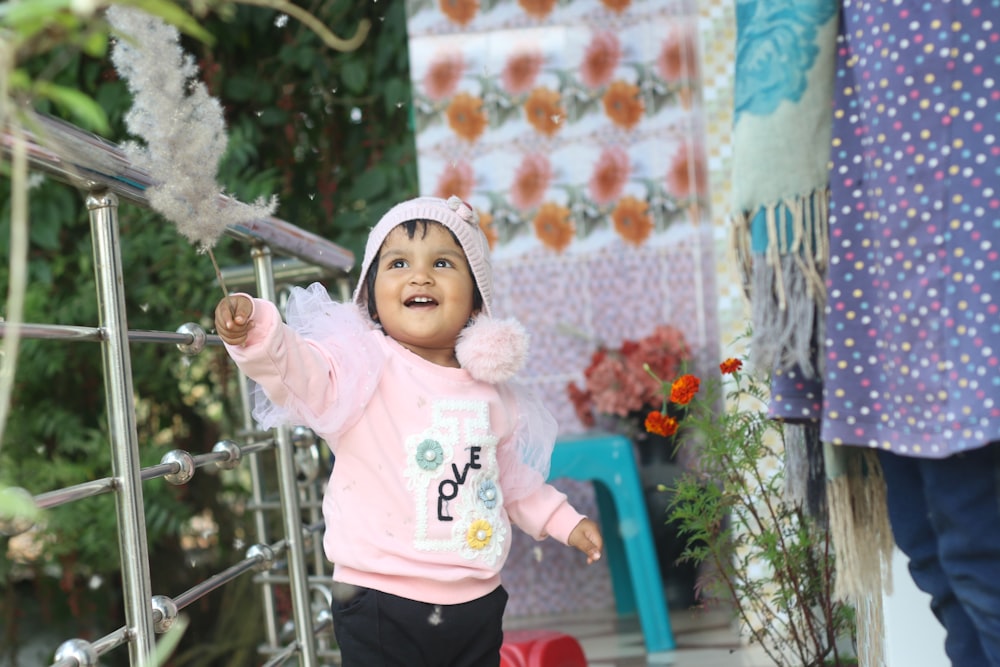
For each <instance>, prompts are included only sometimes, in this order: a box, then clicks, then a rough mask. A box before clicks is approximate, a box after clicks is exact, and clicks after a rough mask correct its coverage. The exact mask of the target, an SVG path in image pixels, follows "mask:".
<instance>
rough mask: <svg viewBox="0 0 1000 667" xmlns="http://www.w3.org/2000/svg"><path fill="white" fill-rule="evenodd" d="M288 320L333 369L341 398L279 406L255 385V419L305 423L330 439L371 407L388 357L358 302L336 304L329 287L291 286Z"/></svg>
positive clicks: (269, 424)
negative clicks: (370, 403) (366, 408)
mask: <svg viewBox="0 0 1000 667" xmlns="http://www.w3.org/2000/svg"><path fill="white" fill-rule="evenodd" d="M285 321H286V322H287V324H288V327H289V328H290V329H291V330H292V331H293V332H294V333H295V336H297V337H298V338H299V341H298V342H300V343H305V344H307V345H310V344H311V345H313V346H314V347H315V348H316V349H317V350H318V351H320V352H321V355H320V357H319V358H322V359H324V360H325V361H326V362H327V363H328V364H329V366H330V368H331V374H332V375H333V377H334V381H335V382H336V385H337V386H336V400H333V401H328V402H327V403H325V404H324V405H322V406H319V407H314V406H313V407H311V406H308V405H306V404H305V403H304V402H302V401H289V402H287V403H286V404H284V405H277V404H275V403H274V402H272V401H271V399H270V398H268V396H267V394H266V393H265V390H264V388H263V387H262V386H261V385H259V384H257V383H254V384H253V389H252V391H251V408H252V414H253V418H254V420H255V421H256V422H257V423H258V424H259V425H260V426H261V427H262V428H265V429H268V428H273V427H275V426H281V425H290V426H291V425H305V426H308V427H310V428H312V429H313V430H314V431H316V432H317V433H319V434H322V435H323V436H325V437H330V436H333V435H336V434H339V433H340V432H342V431H343V430H344V429H346V428H347V427H349V426H351V425H352V424H353V423H354V422H355V421H356V420H357V418H358V416H359V415H360V414H361V412H362V410H363V409H364V406H365V405H367V403H368V401H369V400H370V399H371V397H372V395H373V394H374V393H375V389H376V387H377V386H378V382H379V379H380V378H381V375H382V368H383V366H384V364H385V353H384V351H383V349H382V347H381V346H380V345H379V344H378V338H377V336H378V335H379V334H377V333H376V332H374V331H373V330H372V328H371V325H370V324H369V322H368V320H367V319H366V318H365V317H364V316H363V315H362V314H361V313H360V311H359V310H358V307H357V306H356V305H355V304H354V303H340V302H337V301H333V300H332V299H331V298H330V295H329V294H328V293H327V291H326V288H325V287H323V286H322V285H321V284H319V283H313V284H312V285H310V286H309V287H308V288H306V289H303V288H301V287H294V288H292V291H291V294H290V295H289V298H288V304H287V305H286V307H285Z"/></svg>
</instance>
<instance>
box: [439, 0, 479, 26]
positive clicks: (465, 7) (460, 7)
mask: <svg viewBox="0 0 1000 667" xmlns="http://www.w3.org/2000/svg"><path fill="white" fill-rule="evenodd" d="M438 6H439V7H440V8H441V13H442V14H444V15H445V16H446V17H447V18H448V20H449V21H451V22H452V23H457V24H458V25H468V24H469V23H471V22H472V19H474V18H476V13H477V12H478V11H479V0H438Z"/></svg>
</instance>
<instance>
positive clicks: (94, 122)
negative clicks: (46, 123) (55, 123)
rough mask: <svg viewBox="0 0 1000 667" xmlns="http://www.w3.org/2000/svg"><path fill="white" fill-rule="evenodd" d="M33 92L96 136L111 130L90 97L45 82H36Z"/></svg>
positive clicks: (98, 106) (77, 91)
mask: <svg viewBox="0 0 1000 667" xmlns="http://www.w3.org/2000/svg"><path fill="white" fill-rule="evenodd" d="M35 92H36V93H37V94H38V95H39V96H41V97H45V98H47V99H50V100H52V101H53V102H55V103H56V104H57V105H58V106H59V107H61V108H62V109H63V110H64V111H66V112H68V113H70V114H71V115H72V116H74V117H75V118H76V119H77V121H78V122H79V123H80V124H81V125H83V126H84V127H86V128H87V129H90V130H93V131H94V132H97V133H98V134H107V133H108V132H110V130H111V128H110V126H109V124H108V116H107V114H106V113H104V109H103V108H102V107H101V105H99V104H98V103H97V102H95V101H94V99H93V98H92V97H90V96H89V95H87V94H85V93H81V92H80V91H79V90H75V89H73V88H68V87H66V86H60V85H58V84H55V83H49V82H47V81H36V82H35Z"/></svg>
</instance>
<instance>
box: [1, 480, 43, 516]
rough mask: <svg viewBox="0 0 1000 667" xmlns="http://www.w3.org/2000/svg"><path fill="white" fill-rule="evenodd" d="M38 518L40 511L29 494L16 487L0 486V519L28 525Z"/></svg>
mask: <svg viewBox="0 0 1000 667" xmlns="http://www.w3.org/2000/svg"><path fill="white" fill-rule="evenodd" d="M40 516H41V511H40V510H39V509H38V508H37V507H36V506H35V502H34V500H33V499H32V497H31V494H29V493H28V492H27V491H25V490H24V489H21V488H18V487H3V486H0V518H3V519H7V520H10V519H14V520H15V522H16V523H20V522H22V521H23V522H26V523H30V522H34V521H36V520H38V518H39V517H40Z"/></svg>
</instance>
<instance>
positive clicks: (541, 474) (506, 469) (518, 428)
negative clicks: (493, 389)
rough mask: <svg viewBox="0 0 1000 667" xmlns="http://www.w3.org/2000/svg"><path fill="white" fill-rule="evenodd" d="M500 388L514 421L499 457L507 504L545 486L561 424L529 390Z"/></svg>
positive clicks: (501, 386)
mask: <svg viewBox="0 0 1000 667" xmlns="http://www.w3.org/2000/svg"><path fill="white" fill-rule="evenodd" d="M498 387H499V388H500V392H501V395H502V396H503V399H504V401H505V403H507V404H508V405H509V407H510V409H511V412H512V414H511V417H512V418H513V420H514V430H513V434H512V435H511V437H510V440H509V441H508V442H507V443H505V444H504V445H503V446H501V448H500V451H499V452H498V455H497V461H498V463H499V466H500V487H501V489H502V490H503V495H504V502H505V503H507V502H515V501H517V500H520V499H522V498H526V497H527V496H530V495H531V494H532V493H534V492H535V491H537V490H538V489H539V488H540V487H541V486H542V485H543V484H544V483H545V480H546V479H547V478H548V476H549V468H550V466H551V464H552V448H553V447H554V446H555V442H556V436H557V435H558V432H559V424H558V423H557V422H556V419H555V417H553V416H552V413H550V412H549V411H548V409H547V408H546V407H545V406H544V405H543V404H542V402H541V400H540V399H539V398H538V397H537V396H535V395H534V394H533V393H532V391H531V390H530V389H528V388H527V387H525V386H523V385H519V384H514V383H506V384H503V385H498Z"/></svg>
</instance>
